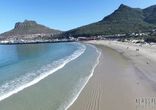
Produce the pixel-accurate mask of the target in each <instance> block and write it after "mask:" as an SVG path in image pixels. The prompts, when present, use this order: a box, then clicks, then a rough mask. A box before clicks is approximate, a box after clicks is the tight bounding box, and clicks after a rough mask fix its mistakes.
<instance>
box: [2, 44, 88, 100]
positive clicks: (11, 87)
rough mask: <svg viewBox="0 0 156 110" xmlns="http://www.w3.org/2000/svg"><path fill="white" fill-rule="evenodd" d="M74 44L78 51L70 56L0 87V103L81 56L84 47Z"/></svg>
mask: <svg viewBox="0 0 156 110" xmlns="http://www.w3.org/2000/svg"><path fill="white" fill-rule="evenodd" d="M76 44H77V45H78V49H77V50H76V51H74V52H73V53H72V54H71V55H70V56H66V57H64V58H62V59H59V60H57V61H54V62H53V63H52V64H47V65H45V66H43V67H41V68H40V69H39V70H38V71H36V72H31V73H26V74H25V75H24V76H21V77H19V78H16V79H14V80H12V81H9V82H7V83H5V84H3V85H2V86H0V94H1V96H0V101H2V100H4V99H6V98H8V97H10V96H12V95H14V94H16V93H18V92H20V91H22V90H23V89H25V88H27V87H30V86H32V85H34V84H36V83H38V82H39V81H41V80H42V79H44V78H46V77H48V76H49V75H51V74H53V73H54V72H56V71H58V70H59V69H61V68H63V67H64V66H65V65H66V64H67V63H69V62H71V61H72V60H75V59H76V58H78V57H79V56H81V55H82V54H83V53H84V52H85V50H86V46H85V45H83V44H80V43H76Z"/></svg>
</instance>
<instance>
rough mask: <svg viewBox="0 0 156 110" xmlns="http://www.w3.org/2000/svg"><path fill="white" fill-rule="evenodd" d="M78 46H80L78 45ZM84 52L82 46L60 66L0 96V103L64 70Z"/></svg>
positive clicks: (84, 48)
mask: <svg viewBox="0 0 156 110" xmlns="http://www.w3.org/2000/svg"><path fill="white" fill-rule="evenodd" d="M78 45H80V44H78ZM85 50H86V47H85V46H84V45H82V47H81V48H79V49H78V50H76V51H75V52H74V53H72V54H71V55H70V56H68V57H67V58H62V59H60V61H61V60H64V62H62V64H60V65H58V66H57V67H56V68H52V69H51V70H49V71H45V72H44V74H41V76H38V77H37V78H35V79H33V80H32V81H30V82H28V83H26V84H24V85H21V86H19V87H17V88H16V89H14V90H12V91H9V92H8V93H5V94H4V95H2V96H0V101H3V100H5V99H7V98H9V97H10V96H13V95H15V94H17V93H18V92H21V91H23V90H24V89H26V88H28V87H31V86H33V85H35V84H37V83H39V82H40V81H42V80H43V79H45V78H47V77H48V76H49V75H52V74H53V73H55V72H57V71H58V70H60V69H62V68H64V67H65V66H66V65H67V64H68V63H70V62H71V61H73V60H75V59H77V58H78V57H80V56H81V55H82V54H83V53H84V52H85Z"/></svg>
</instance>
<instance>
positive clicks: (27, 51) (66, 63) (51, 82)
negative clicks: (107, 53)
mask: <svg viewBox="0 0 156 110" xmlns="http://www.w3.org/2000/svg"><path fill="white" fill-rule="evenodd" d="M0 53H1V54H0V76H1V77H0V99H1V102H0V109H3V110H27V109H29V110H37V109H38V110H44V109H45V110H57V109H58V110H65V109H66V108H67V107H69V105H71V104H72V102H73V101H74V100H75V99H76V98H77V96H78V94H79V93H80V91H81V90H82V88H83V87H84V84H85V83H86V82H87V81H88V80H89V78H90V76H91V74H92V73H91V72H92V68H93V67H94V65H95V62H96V60H97V57H98V53H97V51H96V48H94V47H92V46H89V45H84V44H80V43H59V44H28V45H3V46H0ZM53 73H55V74H53ZM47 76H48V77H47ZM39 81H40V82H39ZM34 84H35V85H34ZM32 85H34V86H32ZM30 86H31V87H30ZM27 87H29V88H27ZM25 88H26V89H25ZM23 89H24V90H23ZM21 90H23V91H21ZM20 91H21V92H20ZM36 91H37V92H36ZM15 93H16V94H15ZM9 96H10V97H9ZM6 98H7V99H6ZM4 99H5V100H4ZM19 99H20V101H19ZM25 99H27V101H26V100H25ZM13 102H14V103H13ZM34 105H36V106H34ZM21 106H22V108H21Z"/></svg>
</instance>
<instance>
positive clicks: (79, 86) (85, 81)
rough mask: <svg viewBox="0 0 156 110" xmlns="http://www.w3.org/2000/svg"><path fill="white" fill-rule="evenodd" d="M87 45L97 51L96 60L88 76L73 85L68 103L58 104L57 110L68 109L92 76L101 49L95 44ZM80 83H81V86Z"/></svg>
mask: <svg viewBox="0 0 156 110" xmlns="http://www.w3.org/2000/svg"><path fill="white" fill-rule="evenodd" d="M87 45H90V46H91V47H93V48H95V49H96V52H97V53H98V57H97V59H96V62H95V64H94V65H93V67H92V69H91V71H90V75H89V76H88V77H86V78H85V79H80V81H79V83H78V85H77V87H75V90H74V91H73V97H72V99H70V101H69V102H70V103H66V104H64V105H63V106H60V108H59V109H58V110H68V109H69V108H70V107H71V106H72V105H73V103H74V102H75V101H76V100H77V98H78V97H79V95H80V93H81V92H82V90H83V89H84V88H85V86H86V85H87V83H88V82H89V80H90V79H91V77H92V76H93V74H94V71H95V68H96V67H97V65H98V64H99V61H100V57H101V51H99V50H98V49H97V48H96V47H95V46H93V45H91V44H87ZM80 83H81V84H83V86H82V85H81V84H80Z"/></svg>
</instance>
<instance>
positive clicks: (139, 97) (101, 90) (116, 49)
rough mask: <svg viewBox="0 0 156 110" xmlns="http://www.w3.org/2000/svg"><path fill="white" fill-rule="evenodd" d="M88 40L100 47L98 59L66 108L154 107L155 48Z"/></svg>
mask: <svg viewBox="0 0 156 110" xmlns="http://www.w3.org/2000/svg"><path fill="white" fill-rule="evenodd" d="M89 43H92V44H95V45H96V47H97V48H98V49H99V50H101V52H102V55H101V58H100V62H99V64H98V66H97V67H96V69H95V72H94V76H93V77H92V78H91V79H90V81H89V82H88V84H87V85H86V87H85V88H84V90H83V91H82V92H81V94H80V96H79V97H78V99H77V100H76V101H75V103H74V104H73V105H72V106H71V107H70V108H69V110H156V98H155V97H156V62H155V57H156V53H155V50H154V49H155V47H147V46H145V47H144V46H141V47H140V46H137V45H133V44H129V43H127V44H124V43H120V42H113V41H91V42H89ZM107 46H108V47H107ZM109 47H111V48H113V49H111V48H109ZM138 47H140V48H139V51H136V49H138Z"/></svg>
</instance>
